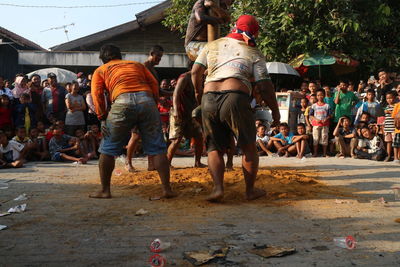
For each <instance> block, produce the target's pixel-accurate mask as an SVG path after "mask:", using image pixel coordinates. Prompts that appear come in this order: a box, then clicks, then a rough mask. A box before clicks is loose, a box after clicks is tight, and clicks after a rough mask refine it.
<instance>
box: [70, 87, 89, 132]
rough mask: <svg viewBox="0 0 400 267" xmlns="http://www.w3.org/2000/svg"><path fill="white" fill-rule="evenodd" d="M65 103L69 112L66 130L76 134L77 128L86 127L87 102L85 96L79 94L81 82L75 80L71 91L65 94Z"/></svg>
mask: <svg viewBox="0 0 400 267" xmlns="http://www.w3.org/2000/svg"><path fill="white" fill-rule="evenodd" d="M65 104H66V106H67V109H68V112H67V115H66V117H65V132H66V134H68V135H71V136H72V135H74V134H75V131H76V130H77V129H85V115H84V114H83V111H85V110H86V103H85V99H83V96H81V95H80V94H79V84H78V82H77V81H74V82H73V83H72V85H71V93H69V94H67V95H66V96H65Z"/></svg>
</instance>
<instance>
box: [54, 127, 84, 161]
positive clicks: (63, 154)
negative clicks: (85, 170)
mask: <svg viewBox="0 0 400 267" xmlns="http://www.w3.org/2000/svg"><path fill="white" fill-rule="evenodd" d="M49 151H50V157H51V160H52V161H74V162H80V163H83V164H85V163H86V162H87V159H86V158H82V157H80V151H79V140H78V139H77V138H74V137H71V136H69V135H66V134H63V129H62V128H61V127H60V126H56V127H55V128H54V130H53V137H52V138H51V140H50V143H49Z"/></svg>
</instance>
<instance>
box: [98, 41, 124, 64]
mask: <svg viewBox="0 0 400 267" xmlns="http://www.w3.org/2000/svg"><path fill="white" fill-rule="evenodd" d="M99 58H100V59H101V61H103V63H104V64H106V63H108V62H109V61H111V60H113V59H122V55H121V50H120V49H119V48H118V47H117V46H115V45H112V44H105V45H103V46H102V47H101V48H100V56H99Z"/></svg>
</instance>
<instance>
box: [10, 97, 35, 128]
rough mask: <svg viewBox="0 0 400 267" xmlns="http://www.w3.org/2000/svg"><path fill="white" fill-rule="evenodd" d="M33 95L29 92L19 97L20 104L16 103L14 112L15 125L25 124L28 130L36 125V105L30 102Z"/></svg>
mask: <svg viewBox="0 0 400 267" xmlns="http://www.w3.org/2000/svg"><path fill="white" fill-rule="evenodd" d="M30 101H31V96H30V95H29V94H27V93H23V94H22V95H21V96H20V97H19V102H20V104H18V105H16V107H15V110H14V111H13V114H14V125H15V127H20V126H23V127H25V129H26V130H27V131H29V129H30V128H31V127H36V116H35V114H36V107H35V105H34V104H32V103H30Z"/></svg>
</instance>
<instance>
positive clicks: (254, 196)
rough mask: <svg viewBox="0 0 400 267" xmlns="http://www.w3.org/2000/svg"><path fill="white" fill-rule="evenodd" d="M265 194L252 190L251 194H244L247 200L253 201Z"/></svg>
mask: <svg viewBox="0 0 400 267" xmlns="http://www.w3.org/2000/svg"><path fill="white" fill-rule="evenodd" d="M266 194H267V193H266V192H265V190H262V189H258V188H254V189H253V190H252V191H251V192H248V193H246V199H247V200H254V199H257V198H260V197H263V196H265V195H266Z"/></svg>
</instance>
